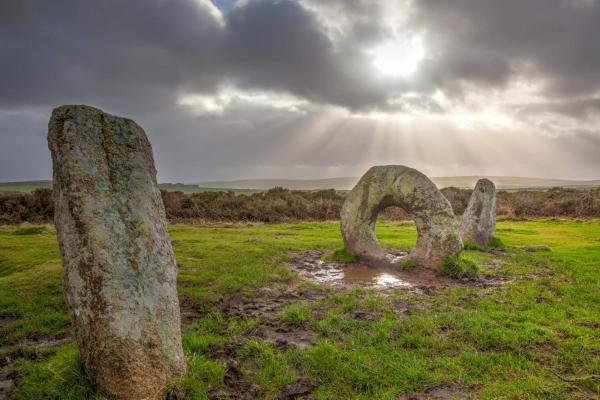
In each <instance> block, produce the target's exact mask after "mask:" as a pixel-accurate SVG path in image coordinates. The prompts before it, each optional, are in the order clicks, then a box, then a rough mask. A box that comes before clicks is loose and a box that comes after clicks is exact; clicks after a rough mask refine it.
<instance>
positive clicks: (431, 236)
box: [340, 165, 463, 269]
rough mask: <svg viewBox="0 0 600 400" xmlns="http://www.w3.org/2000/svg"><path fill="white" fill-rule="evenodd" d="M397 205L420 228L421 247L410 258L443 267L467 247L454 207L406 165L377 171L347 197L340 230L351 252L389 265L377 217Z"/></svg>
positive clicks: (425, 178)
mask: <svg viewBox="0 0 600 400" xmlns="http://www.w3.org/2000/svg"><path fill="white" fill-rule="evenodd" d="M390 206H397V207H400V208H402V209H404V211H406V212H407V213H409V214H410V215H411V216H412V217H413V219H414V221H415V225H416V227H417V243H416V245H415V247H414V248H413V250H412V251H411V252H410V254H409V255H408V256H407V257H408V259H412V260H414V261H416V262H417V263H418V264H419V265H421V266H424V267H428V268H433V269H438V268H439V267H440V266H441V265H442V263H443V261H444V259H445V258H446V257H447V256H451V255H456V254H458V253H460V251H461V250H462V248H463V245H462V242H461V240H460V237H459V234H458V223H457V222H456V219H455V218H454V212H453V211H452V207H451V206H450V203H449V202H448V200H446V198H445V197H444V196H443V195H442V193H441V192H440V191H439V190H438V188H437V187H436V186H435V185H434V184H433V182H431V181H430V180H429V178H427V177H426V176H425V175H423V174H422V173H421V172H419V171H417V170H416V169H412V168H408V167H405V166H401V165H387V166H376V167H372V168H371V169H369V171H367V173H366V174H364V175H363V177H362V178H361V179H360V181H359V182H358V183H357V184H356V186H355V187H354V189H352V191H351V192H350V193H349V194H348V195H347V196H346V199H345V201H344V204H343V205H342V210H341V213H340V217H341V229H342V236H343V238H344V244H345V246H346V250H347V251H348V252H349V253H351V254H355V255H357V256H359V257H360V258H361V259H363V260H364V261H366V262H368V263H370V264H373V265H389V264H390V261H388V258H387V257H386V253H385V251H384V250H383V249H382V248H381V246H380V245H379V242H378V241H377V236H376V234H375V223H376V221H377V214H379V212H380V211H381V210H383V209H384V208H386V207H390Z"/></svg>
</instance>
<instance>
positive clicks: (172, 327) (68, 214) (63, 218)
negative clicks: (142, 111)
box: [48, 106, 186, 400]
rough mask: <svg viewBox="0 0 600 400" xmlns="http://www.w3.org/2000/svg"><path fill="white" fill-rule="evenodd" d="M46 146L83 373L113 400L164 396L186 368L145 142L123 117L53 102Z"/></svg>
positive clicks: (167, 245) (169, 255) (172, 273)
mask: <svg viewBox="0 0 600 400" xmlns="http://www.w3.org/2000/svg"><path fill="white" fill-rule="evenodd" d="M48 146H49V148H50V151H51V152H52V163H53V167H54V187H53V188H54V201H55V217H54V221H55V224H56V229H57V235H58V241H59V244H60V250H61V256H62V261H63V265H64V277H63V280H64V289H65V295H66V301H67V305H68V307H69V311H70V317H71V320H72V322H73V333H74V337H75V339H76V341H77V345H78V347H79V352H80V354H81V359H82V361H83V365H84V368H85V370H86V372H87V373H88V375H89V376H90V378H91V379H92V381H93V382H95V383H96V384H97V385H98V387H99V388H101V389H102V390H104V391H106V392H107V393H108V394H110V395H112V396H113V397H115V398H116V399H128V400H136V399H160V398H164V396H165V393H166V389H167V386H168V384H169V383H170V382H172V381H174V380H176V379H179V378H181V377H183V376H184V375H185V372H186V363H185V359H184V356H183V351H182V347H181V331H180V330H181V327H180V316H179V301H178V299H177V289H176V275H177V270H176V264H175V258H174V255H173V250H172V248H171V242H170V240H169V236H168V232H167V224H166V218H165V211H164V207H163V204H162V199H161V196H160V191H159V189H158V186H157V184H156V169H155V167H154V160H153V157H152V148H151V146H150V142H149V141H148V138H147V137H146V134H145V133H144V131H143V129H142V128H141V127H139V126H138V125H137V124H136V123H135V122H134V121H132V120H130V119H125V118H119V117H115V116H113V115H109V114H106V113H104V112H102V111H101V110H98V109H96V108H92V107H88V106H62V107H59V108H57V109H55V110H54V111H53V112H52V117H51V118H50V122H49V124H48Z"/></svg>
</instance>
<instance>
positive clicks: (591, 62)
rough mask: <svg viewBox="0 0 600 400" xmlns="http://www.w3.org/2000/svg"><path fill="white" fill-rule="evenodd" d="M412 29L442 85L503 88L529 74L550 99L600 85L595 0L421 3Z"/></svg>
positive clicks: (599, 21) (599, 9)
mask: <svg viewBox="0 0 600 400" xmlns="http://www.w3.org/2000/svg"><path fill="white" fill-rule="evenodd" d="M415 5H416V7H415V13H414V15H413V18H412V19H411V26H413V27H414V28H415V29H424V30H425V32H426V37H427V43H428V46H430V48H429V50H430V51H431V52H433V53H434V54H436V57H435V58H432V59H431V61H430V64H429V65H428V66H427V68H428V73H429V75H430V80H431V82H432V83H434V84H436V85H439V86H440V87H449V86H450V85H452V84H453V83H455V82H457V81H458V82H460V81H467V82H475V83H479V84H480V85H486V86H503V85H505V84H506V83H507V82H508V81H509V80H510V78H511V77H514V76H515V75H524V76H526V77H527V78H530V79H532V80H533V79H539V80H541V81H543V84H544V87H545V89H546V90H545V93H546V95H547V96H549V97H554V98H556V97H570V96H581V95H589V94H594V93H595V92H597V91H598V90H600V40H598V38H599V37H600V2H599V1H597V0H527V1H522V0H502V1H495V0H486V1H482V0H442V1H440V0H419V1H417V2H415Z"/></svg>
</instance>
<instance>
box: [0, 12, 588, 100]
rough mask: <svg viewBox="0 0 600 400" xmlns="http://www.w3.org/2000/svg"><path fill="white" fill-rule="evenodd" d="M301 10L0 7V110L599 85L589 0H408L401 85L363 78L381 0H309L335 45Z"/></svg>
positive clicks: (572, 89)
mask: <svg viewBox="0 0 600 400" xmlns="http://www.w3.org/2000/svg"><path fill="white" fill-rule="evenodd" d="M206 2H208V0H206ZM397 3H398V5H400V4H403V3H404V2H402V1H397ZM315 4H317V5H318V3H315V2H314V1H309V2H307V7H308V9H307V8H305V7H304V6H303V5H302V4H301V3H300V2H297V1H291V0H288V1H285V0H284V1H271V0H270V1H266V0H250V1H249V2H248V3H247V4H245V5H243V6H238V7H234V8H233V9H231V10H230V11H229V12H228V13H227V14H225V17H224V21H223V23H222V24H220V23H219V21H218V20H217V19H216V18H215V17H214V16H213V15H211V12H210V10H209V7H208V6H207V5H202V4H201V2H200V0H198V1H193V0H179V1H175V0H171V1H164V0H163V1H158V0H144V1H142V0H130V1H125V2H123V1H118V0H103V1H95V2H84V1H80V0H63V1H53V2H48V1H43V0H37V1H35V0H23V1H5V2H2V3H1V4H0V55H1V59H2V63H1V64H0V75H1V76H2V77H3V79H2V81H1V83H0V92H1V95H0V106H2V107H4V108H13V107H19V106H37V105H41V106H46V105H51V104H58V103H64V102H95V103H98V102H99V103H101V104H106V105H107V106H109V107H111V108H114V109H118V110H124V111H129V110H136V109H150V108H158V107H161V106H162V105H163V104H172V103H173V102H174V101H175V98H176V97H177V95H178V93H179V92H180V91H181V90H185V91H188V92H194V91H195V92H211V91H214V90H215V88H216V87H217V86H218V85H219V84H223V83H226V82H233V83H235V84H237V85H239V86H240V87H247V88H258V89H269V90H275V91H283V92H289V93H293V94H294V95H296V96H299V97H302V98H305V99H308V100H310V101H312V102H316V103H329V104H334V105H340V106H343V107H346V108H349V109H352V110H368V109H374V108H381V109H389V108H390V107H389V105H388V102H389V99H390V97H391V96H395V95H397V94H399V93H400V94H401V93H402V92H404V91H408V90H410V91H413V92H417V93H423V94H425V95H430V94H431V93H432V91H434V90H435V89H438V88H441V89H444V90H445V91H447V92H448V93H449V94H453V93H454V94H459V93H460V92H461V90H462V89H463V86H462V84H463V83H471V84H476V85H480V86H482V87H484V88H490V87H502V86H504V85H506V84H507V83H508V82H509V81H510V80H511V78H513V77H515V76H520V75H526V76H529V77H531V78H532V79H540V80H542V81H543V82H544V86H545V88H546V89H547V95H548V96H558V97H560V96H574V95H578V96H581V95H587V94H590V93H591V94H593V93H594V92H595V91H598V90H600V40H597V38H598V37H600V2H599V1H592V0H589V1H588V0H571V1H565V0H528V1H525V2H524V1H520V0H506V1H496V0H487V1H482V0H452V1H449V0H447V1H438V0H435V1H434V0H420V1H417V2H414V3H413V7H412V8H411V9H410V11H407V12H409V17H410V18H409V24H408V26H406V27H400V29H404V30H406V31H407V32H419V33H422V34H423V35H424V38H425V46H426V47H427V58H426V60H425V62H424V63H423V65H422V68H421V70H420V71H419V73H418V74H417V75H416V76H415V77H414V78H413V79H411V80H410V81H402V80H392V81H390V80H387V81H386V80H383V79H378V78H377V77H375V78H374V77H373V76H372V75H373V70H372V67H371V65H370V60H369V56H368V54H366V53H365V48H363V47H364V46H368V45H374V44H376V43H377V42H378V41H381V40H384V39H385V38H386V35H387V37H389V36H390V35H391V32H390V29H391V28H393V27H384V26H382V24H381V18H383V17H384V16H385V15H382V14H384V12H385V9H384V8H383V5H384V4H386V2H382V1H379V2H366V1H361V0H351V1H344V2H336V1H332V2H327V3H324V4H326V5H323V4H321V6H320V7H321V9H326V10H329V11H330V12H334V13H337V14H338V15H340V18H342V17H343V18H344V19H345V20H346V21H348V26H349V28H348V29H347V30H346V31H345V32H344V35H343V36H342V37H341V38H339V40H337V43H336V45H335V46H334V44H333V43H332V41H331V38H330V37H329V36H328V35H327V34H326V31H327V30H326V29H325V28H324V26H323V24H322V22H323V20H322V18H321V19H319V14H318V13H319V8H318V7H317V8H316V11H315V9H313V8H311V5H313V6H314V5H315ZM387 4H388V9H389V3H387ZM392 4H393V2H392ZM342 13H343V14H342Z"/></svg>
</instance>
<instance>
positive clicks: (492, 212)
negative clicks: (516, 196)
mask: <svg viewBox="0 0 600 400" xmlns="http://www.w3.org/2000/svg"><path fill="white" fill-rule="evenodd" d="M495 230H496V186H495V185H494V182H492V181H490V180H489V179H480V180H478V181H477V184H476V185H475V190H473V194H472V195H471V198H470V199H469V205H468V206H467V209H466V210H465V212H464V213H463V217H462V221H461V223H460V234H461V237H462V239H463V240H464V241H469V242H473V243H477V244H479V245H481V246H487V245H488V244H489V243H490V241H491V240H492V238H493V237H494V231H495Z"/></svg>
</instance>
